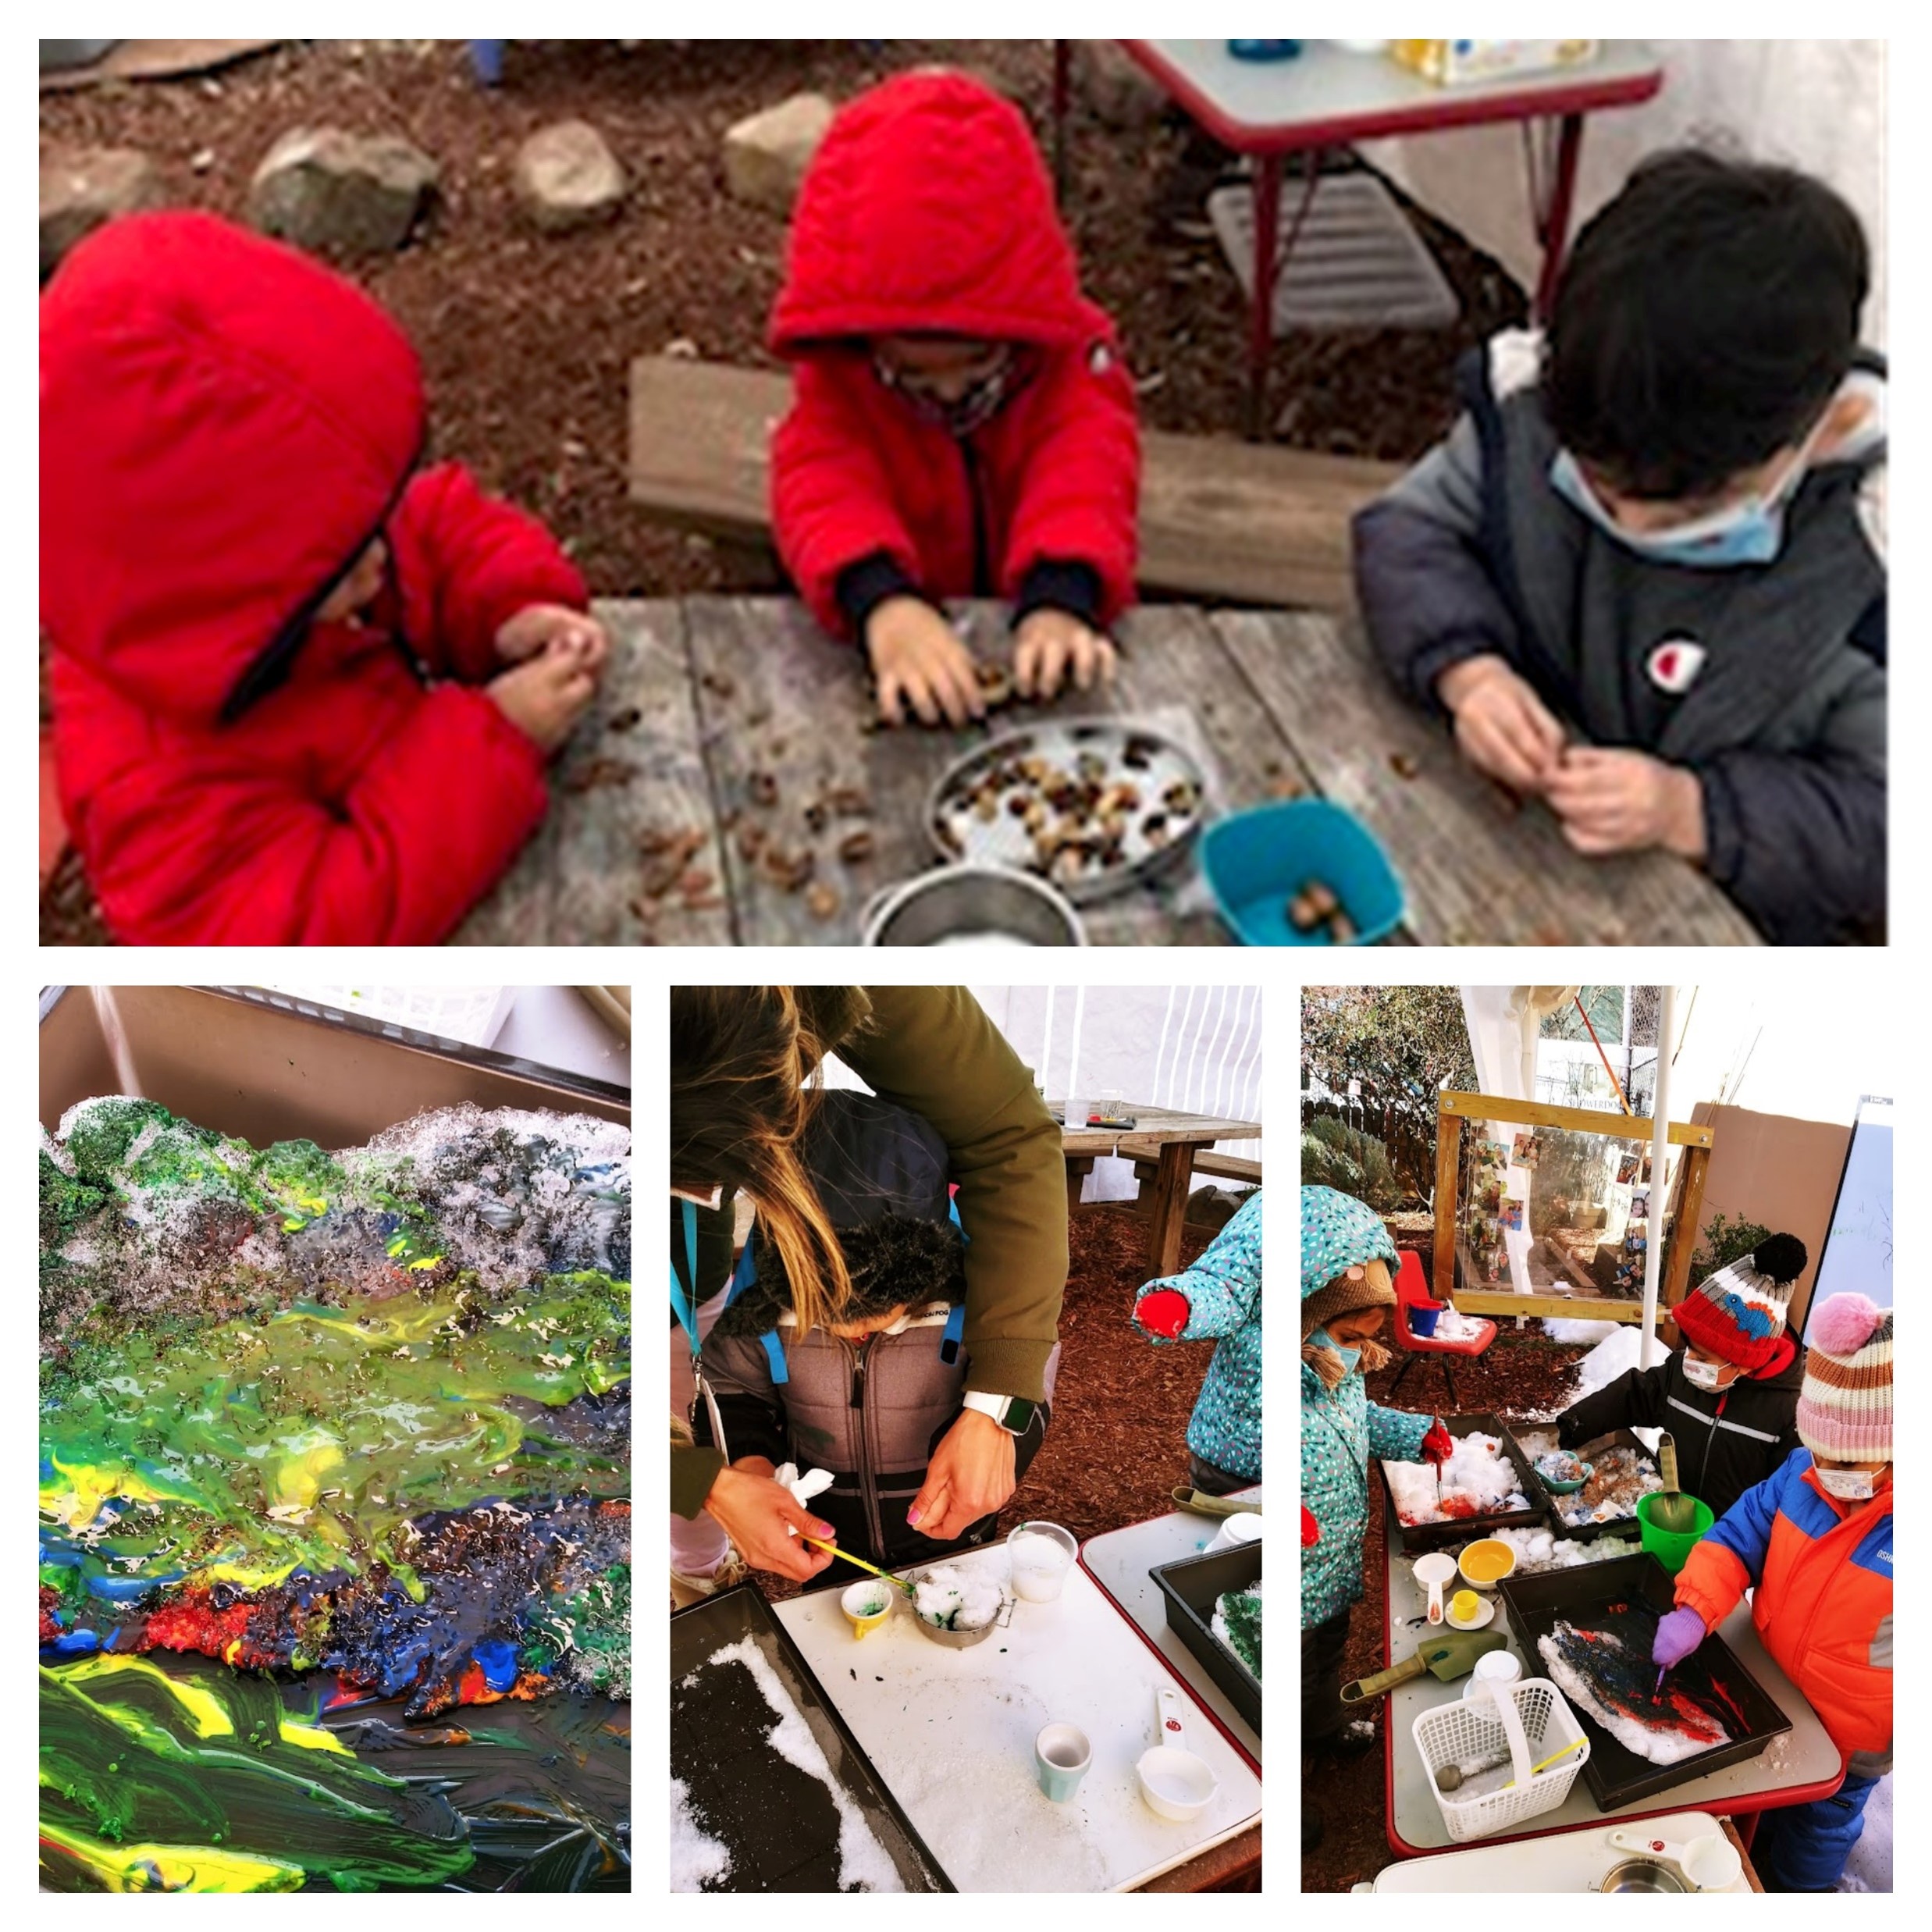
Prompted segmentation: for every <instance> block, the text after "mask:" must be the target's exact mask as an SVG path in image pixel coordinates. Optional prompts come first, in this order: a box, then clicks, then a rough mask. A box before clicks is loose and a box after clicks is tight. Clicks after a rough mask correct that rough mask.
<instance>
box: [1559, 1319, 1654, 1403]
mask: <svg viewBox="0 0 1932 1932" xmlns="http://www.w3.org/2000/svg"><path fill="white" fill-rule="evenodd" d="M1642 1360H1643V1331H1642V1329H1639V1328H1638V1326H1637V1325H1636V1324H1635V1322H1618V1323H1617V1332H1616V1333H1615V1334H1614V1335H1606V1336H1604V1338H1603V1340H1602V1341H1600V1342H1599V1343H1597V1345H1596V1347H1594V1348H1593V1349H1592V1350H1590V1352H1589V1354H1587V1355H1585V1357H1584V1358H1583V1359H1582V1361H1580V1362H1578V1364H1577V1367H1576V1376H1577V1393H1578V1396H1586V1395H1592V1394H1594V1393H1596V1390H1597V1389H1607V1388H1608V1387H1609V1386H1610V1384H1611V1383H1612V1382H1614V1381H1615V1380H1616V1379H1617V1377H1618V1376H1619V1375H1628V1373H1629V1372H1630V1371H1631V1369H1633V1368H1636V1367H1638V1365H1639V1364H1641V1363H1642Z"/></svg>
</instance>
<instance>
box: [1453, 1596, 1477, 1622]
mask: <svg viewBox="0 0 1932 1932" xmlns="http://www.w3.org/2000/svg"><path fill="white" fill-rule="evenodd" d="M1481 1607H1482V1599H1481V1598H1480V1597H1478V1596H1477V1595H1476V1593H1475V1591H1474V1590H1458V1591H1457V1592H1456V1594H1455V1595H1454V1596H1452V1597H1451V1598H1450V1599H1449V1614H1450V1616H1451V1617H1454V1618H1455V1620H1456V1621H1457V1622H1458V1623H1460V1624H1466V1623H1468V1621H1469V1620H1470V1618H1471V1617H1473V1616H1475V1614H1476V1612H1477V1610H1479V1609H1480V1608H1481Z"/></svg>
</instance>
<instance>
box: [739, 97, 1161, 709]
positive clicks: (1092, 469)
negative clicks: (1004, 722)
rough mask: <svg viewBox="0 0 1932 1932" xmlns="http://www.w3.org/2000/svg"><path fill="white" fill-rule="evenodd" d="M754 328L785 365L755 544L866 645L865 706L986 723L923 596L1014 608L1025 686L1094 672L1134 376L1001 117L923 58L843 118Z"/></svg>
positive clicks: (1115, 556) (824, 620)
mask: <svg viewBox="0 0 1932 1932" xmlns="http://www.w3.org/2000/svg"><path fill="white" fill-rule="evenodd" d="M771 342H772V346H773V347H774V350H776V351H777V353H778V354H781V355H783V356H785V357H786V358H788V359H789V360H790V361H791V362H792V368H793V387H792V409H791V412H790V414H789V415H787V416H786V418H785V421H784V422H783V423H781V425H779V429H778V432H777V437H776V439H775V441H774V444H773V449H772V497H773V507H772V518H773V523H774V527H775V528H776V531H777V540H778V548H779V550H780V552H781V554H782V556H783V557H784V559H785V565H786V568H788V570H789V571H791V573H792V577H793V578H794V580H795V582H796V583H797V585H798V586H799V592H800V594H801V595H802V596H803V597H804V599H805V600H806V603H808V604H809V606H810V607H811V609H812V611H813V615H814V616H816V617H817V619H818V620H819V621H820V623H821V624H824V626H825V628H827V630H828V631H831V632H834V634H838V635H847V636H852V637H855V638H856V639H859V641H860V642H863V645H864V646H865V649H866V654H867V656H868V657H869V658H870V661H871V665H872V671H873V677H874V678H875V680H876V681H877V686H878V698H879V708H880V712H881V716H882V717H884V719H885V720H887V721H888V723H891V724H897V723H898V722H900V721H901V719H902V716H903V715H904V711H903V709H902V707H909V709H910V710H912V711H913V712H914V713H916V714H917V715H918V717H920V719H921V720H923V721H924V722H925V723H927V724H938V722H939V721H940V718H941V715H942V714H943V715H944V716H945V717H946V718H947V719H948V720H950V721H951V722H952V723H953V724H964V723H965V722H966V719H967V718H968V717H980V716H981V715H983V714H984V708H985V707H984V701H983V699H982V696H981V692H980V684H979V682H978V678H977V668H976V667H975V665H974V663H973V657H972V655H971V653H970V652H968V650H967V649H966V646H964V644H962V642H960V640H959V638H958V636H957V635H955V633H954V632H953V631H952V628H951V627H950V626H949V625H948V624H947V622H946V621H945V617H943V615H941V612H940V611H939V610H938V608H937V604H936V600H938V599H941V598H945V597H955V596H1000V597H1004V598H1007V599H1009V600H1012V604H1013V629H1014V659H1013V664H1014V683H1015V685H1016V688H1017V689H1018V690H1019V692H1020V694H1021V695H1022V696H1027V697H1037V698H1041V699H1045V698H1050V697H1051V696H1053V695H1054V694H1055V692H1056V691H1058V690H1059V688H1060V687H1061V685H1062V682H1063V681H1065V680H1066V679H1068V678H1071V679H1072V680H1073V681H1075V682H1076V683H1077V684H1078V685H1080V688H1082V689H1086V688H1090V687H1091V685H1093V684H1094V682H1095V681H1096V680H1105V679H1106V678H1110V677H1111V676H1112V671H1113V665H1114V651H1113V646H1112V644H1111V642H1109V641H1108V637H1107V635H1106V632H1107V628H1108V626H1109V625H1110V624H1112V622H1113V621H1114V620H1115V617H1118V616H1119V614H1120V612H1121V611H1122V610H1123V609H1125V608H1126V606H1127V604H1128V603H1130V602H1131V601H1132V599H1133V570H1134V525H1135V517H1136V511H1137V500H1138V495H1139V487H1140V435H1139V429H1138V425H1137V420H1136V415H1135V408H1134V395H1133V382H1132V381H1131V379H1130V377H1129V375H1128V373H1127V371H1126V365H1125V364H1124V363H1123V361H1122V359H1121V355H1120V351H1119V345H1118V343H1117V342H1116V341H1115V336H1114V330H1113V326H1112V323H1111V322H1109V321H1108V318H1107V317H1106V315H1105V314H1104V313H1103V312H1102V311H1101V310H1100V309H1098V308H1095V307H1094V304H1092V303H1091V302H1088V301H1086V300H1084V299H1083V297H1082V296H1081V294H1080V283H1079V279H1078V276H1077V274H1076V269H1075V267H1074V262H1073V249H1072V247H1071V246H1070V245H1069V242H1068V240H1067V237H1066V232H1065V231H1064V230H1063V229H1062V227H1061V226H1060V222H1059V216H1058V215H1056V213H1055V210H1054V205H1053V193H1052V188H1051V184H1050V183H1049V182H1048V179H1047V174H1046V170H1045V169H1044V167H1043V166H1042V165H1041V160H1040V155H1039V152H1038V151H1037V148H1035V147H1034V142H1033V137H1032V136H1031V134H1030V133H1029V132H1028V131H1027V128H1026V122H1025V121H1024V120H1023V119H1022V117H1021V116H1020V114H1019V110H1018V109H1016V108H1015V107H1014V106H1012V104H1011V103H1010V102H1009V101H1004V100H1002V99H1001V98H1000V97H999V96H998V94H994V93H993V92H992V91H991V90H990V89H988V88H987V87H984V86H982V85H981V84H980V83H979V82H977V81H976V80H969V79H968V78H967V77H966V76H965V75H963V74H958V73H935V72H930V71H928V72H923V73H912V74H906V75H902V76H899V77H898V79H896V80H888V81H887V82H886V83H885V84H884V85H883V86H881V87H874V88H873V89H872V90H871V91H870V92H869V93H866V94H863V95H861V96H860V97H859V98H858V99H857V100H856V101H852V103H851V104H850V105H849V106H847V107H846V108H845V109H843V110H842V111H841V112H840V114H839V115H838V118H837V119H835V120H834V122H833V123H832V126H831V130H830V131H829V132H828V133H827V135H826V137H825V139H824V143H823V144H822V145H821V146H820V149H819V151H818V153H817V155H816V156H815V157H814V158H813V162H812V165H811V167H810V169H809V171H808V172H807V173H806V177H805V181H804V184H803V186H802V188H801V190H800V192H799V202H798V208H797V210H796V212H795V216H794V219H793V221H792V241H791V250H790V255H789V259H788V264H787V268H786V274H785V287H784V289H783V290H782V291H781V294H780V295H779V297H778V304H777V310H776V311H775V312H774V315H773V318H772V326H771Z"/></svg>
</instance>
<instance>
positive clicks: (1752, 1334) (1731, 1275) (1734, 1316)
mask: <svg viewBox="0 0 1932 1932" xmlns="http://www.w3.org/2000/svg"><path fill="white" fill-rule="evenodd" d="M1806 1259H1807V1257H1806V1253H1805V1244H1804V1243H1803V1242H1802V1241H1801V1240H1799V1238H1798V1237H1797V1236H1796V1235H1795V1234H1774V1235H1770V1236H1767V1237H1766V1239H1764V1240H1762V1241H1760V1242H1759V1244H1758V1245H1757V1249H1756V1252H1755V1253H1753V1254H1745V1255H1741V1256H1739V1257H1738V1259H1737V1260H1736V1261H1732V1262H1731V1263H1729V1264H1728V1265H1727V1266H1725V1267H1723V1268H1719V1269H1718V1271H1717V1273H1716V1274H1714V1275H1711V1276H1706V1279H1703V1281H1701V1282H1699V1283H1698V1284H1697V1286H1695V1288H1694V1289H1692V1290H1691V1292H1690V1293H1688V1295H1686V1296H1685V1297H1684V1299H1683V1300H1681V1301H1680V1302H1679V1303H1678V1305H1677V1307H1676V1308H1674V1309H1673V1310H1672V1311H1671V1312H1672V1314H1673V1315H1674V1317H1675V1318H1676V1322H1677V1325H1678V1328H1679V1329H1680V1330H1681V1331H1682V1332H1683V1335H1684V1336H1685V1340H1688V1341H1692V1342H1695V1343H1696V1344H1697V1346H1698V1347H1699V1348H1701V1349H1702V1350H1703V1351H1704V1352H1705V1353H1706V1354H1707V1355H1715V1356H1717V1357H1718V1359H1719V1360H1720V1361H1727V1362H1735V1363H1736V1364H1737V1365H1738V1367H1739V1368H1742V1369H1743V1370H1744V1371H1745V1373H1746V1374H1748V1375H1756V1373H1757V1372H1759V1370H1761V1369H1766V1368H1769V1369H1770V1370H1771V1371H1772V1372H1774V1373H1776V1372H1777V1370H1779V1369H1781V1368H1784V1367H1785V1366H1786V1365H1787V1364H1788V1363H1789V1362H1790V1361H1791V1357H1792V1356H1793V1355H1794V1354H1796V1352H1797V1350H1796V1349H1795V1347H1794V1346H1793V1344H1792V1343H1791V1342H1789V1341H1788V1340H1786V1339H1785V1336H1784V1322H1785V1319H1786V1318H1787V1317H1788V1315H1790V1313H1791V1285H1792V1283H1794V1282H1795V1281H1796V1280H1797V1279H1798V1277H1799V1276H1800V1275H1802V1273H1803V1272H1805V1262H1806Z"/></svg>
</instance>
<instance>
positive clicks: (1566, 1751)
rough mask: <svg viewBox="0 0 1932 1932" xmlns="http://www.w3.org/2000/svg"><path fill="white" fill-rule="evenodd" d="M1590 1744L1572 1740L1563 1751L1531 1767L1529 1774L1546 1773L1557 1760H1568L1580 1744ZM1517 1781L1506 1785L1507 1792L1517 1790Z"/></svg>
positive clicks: (1587, 1740) (1575, 1739)
mask: <svg viewBox="0 0 1932 1932" xmlns="http://www.w3.org/2000/svg"><path fill="white" fill-rule="evenodd" d="M1588 1743H1589V1738H1571V1740H1570V1742H1568V1743H1567V1744H1566V1745H1564V1747H1563V1749H1561V1750H1560V1751H1553V1752H1550V1755H1549V1756H1548V1757H1546V1758H1545V1759H1543V1761H1542V1763H1540V1764H1532V1766H1531V1767H1529V1774H1530V1776H1531V1777H1535V1775H1536V1774H1537V1773H1538V1772H1539V1771H1544V1770H1548V1769H1549V1768H1550V1766H1551V1765H1553V1764H1554V1763H1556V1761H1557V1759H1559V1758H1567V1756H1569V1755H1570V1753H1571V1752H1572V1751H1574V1749H1576V1748H1577V1746H1578V1745H1580V1744H1588ZM1516 1786H1517V1780H1516V1779H1514V1778H1511V1779H1510V1781H1509V1782H1508V1783H1507V1784H1505V1785H1504V1786H1503V1789H1504V1790H1505V1791H1514V1790H1515V1788H1516Z"/></svg>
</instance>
